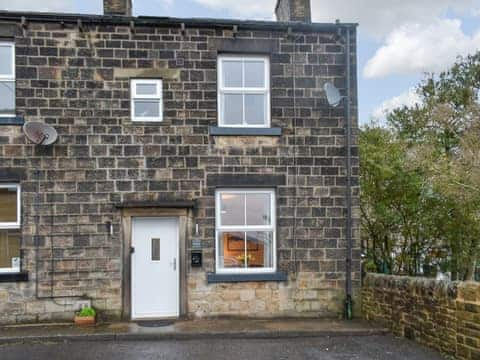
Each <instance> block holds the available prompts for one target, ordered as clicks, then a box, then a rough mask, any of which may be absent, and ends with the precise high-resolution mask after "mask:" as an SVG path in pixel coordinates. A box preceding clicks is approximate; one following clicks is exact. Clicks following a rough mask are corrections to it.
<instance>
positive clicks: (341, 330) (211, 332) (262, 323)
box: [0, 319, 388, 360]
mask: <svg viewBox="0 0 480 360" xmlns="http://www.w3.org/2000/svg"><path fill="white" fill-rule="evenodd" d="M142 323H143V325H142V324H140V325H139V324H138V323H136V322H124V323H111V324H100V325H98V326H94V327H78V326H73V325H72V324H64V325H60V324H50V325H46V324H38V325H35V324H26V325H14V326H4V327H0V344H6V343H16V342H19V341H21V342H27V341H30V342H31V341H43V342H49V341H50V342H51V341H54V342H55V341H65V340H69V341H91V340H103V341H113V340H117V341H131V340H151V341H156V340H200V339H212V338H213V339H216V338H217V337H222V338H230V339H232V338H237V339H247V338H248V339H260V338H269V339H272V338H275V337H279V338H282V339H284V338H294V337H325V336H358V335H383V334H386V333H388V330H387V329H385V328H383V327H381V326H378V324H374V323H370V322H367V321H362V320H352V321H341V320H332V319H323V320H322V319H270V320H267V319H264V320H254V319H215V320H206V319H203V320H179V321H175V322H174V323H171V324H163V325H166V326H159V327H157V326H154V327H151V326H145V325H147V324H145V322H142ZM147 323H150V325H151V322H147ZM154 323H157V322H155V321H154ZM157 325H158V324H157ZM0 360H1V358H0Z"/></svg>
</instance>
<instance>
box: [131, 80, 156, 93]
mask: <svg viewBox="0 0 480 360" xmlns="http://www.w3.org/2000/svg"><path fill="white" fill-rule="evenodd" d="M136 92H137V95H156V94H157V84H138V83H137V84H136Z"/></svg>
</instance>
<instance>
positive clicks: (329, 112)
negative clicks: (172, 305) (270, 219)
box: [0, 19, 360, 322]
mask: <svg viewBox="0 0 480 360" xmlns="http://www.w3.org/2000/svg"><path fill="white" fill-rule="evenodd" d="M27 20H28V19H27ZM16 29H17V32H16V35H15V38H14V41H15V46H16V74H17V81H16V105H17V112H18V115H19V116H22V117H24V119H25V120H26V121H40V122H45V123H48V124H51V125H52V126H54V127H55V128H56V129H57V131H58V133H59V140H58V142H57V143H56V144H55V145H53V146H51V147H41V146H40V147H39V146H34V145H33V144H32V143H30V142H29V141H28V140H27V139H26V138H25V136H24V135H23V133H22V129H21V127H20V126H1V127H0V175H1V174H16V176H17V177H18V179H19V182H20V183H21V185H22V199H23V200H22V227H21V231H22V243H21V249H22V259H21V260H22V269H23V270H24V271H27V272H28V273H29V277H30V280H29V281H28V282H26V283H0V322H21V321H40V320H46V319H59V318H71V317H72V315H73V311H74V310H75V301H74V300H75V299H79V298H81V297H86V298H90V299H92V301H93V304H94V306H96V307H97V308H98V309H99V310H100V312H101V313H102V314H105V315H107V316H110V317H118V315H119V314H120V312H121V309H122V297H121V294H122V269H123V266H124V264H123V262H122V257H121V254H122V249H123V243H122V242H123V238H124V237H123V235H122V233H121V231H122V230H121V211H120V210H119V209H118V208H117V207H115V204H117V203H119V202H125V201H147V200H165V199H166V200H196V201H197V204H198V206H197V208H196V209H195V211H192V212H191V213H190V221H189V224H190V226H191V228H189V229H187V233H188V239H187V251H190V250H191V249H190V245H191V244H190V241H191V239H190V237H191V236H192V235H193V234H194V224H199V229H200V235H201V238H202V244H203V246H204V248H203V260H204V266H203V268H201V269H191V268H190V267H189V266H188V267H187V268H186V269H182V271H185V272H187V274H188V277H189V279H190V286H189V287H188V289H189V292H190V293H188V294H186V296H187V298H188V301H189V309H190V310H189V311H190V314H191V315H197V316H207V315H209V314H210V315H214V314H215V315H222V314H236V313H237V309H234V306H237V307H238V313H242V314H243V313H246V310H245V309H244V306H247V305H248V307H249V309H251V307H253V306H254V307H255V309H257V310H256V312H255V313H254V314H259V315H266V314H267V315H275V314H278V315H281V314H286V313H289V314H295V313H296V314H311V315H312V316H313V315H316V314H329V315H332V316H338V314H339V312H341V310H340V309H341V300H340V298H341V295H339V294H343V291H344V290H343V289H344V285H345V255H346V251H345V246H346V244H345V231H344V228H345V186H344V185H345V161H344V160H345V159H344V155H345V146H344V140H345V136H344V134H345V133H344V111H343V109H342V108H341V107H339V108H335V109H332V108H331V107H330V106H328V104H327V102H326V99H325V94H324V92H323V90H322V89H323V84H324V83H325V82H326V81H332V82H334V83H336V84H337V86H339V87H340V88H342V89H343V88H344V86H345V56H344V45H343V44H342V43H341V42H339V40H338V37H337V33H336V32H335V33H329V32H321V31H319V32H317V31H308V30H305V31H294V32H293V34H291V35H289V34H288V32H287V28H286V27H285V29H280V30H274V31H273V30H272V31H266V30H254V29H243V28H242V26H239V28H238V30H239V31H238V32H237V33H236V34H234V33H233V31H232V28H231V27H226V28H222V26H217V27H215V28H206V27H196V26H193V25H188V26H187V27H186V30H185V32H184V33H183V32H182V30H181V28H180V25H179V24H177V25H165V24H164V25H162V26H155V25H149V26H146V25H143V26H142V25H136V26H135V27H134V29H132V28H131V27H130V26H129V24H128V23H125V24H101V23H97V22H96V20H92V19H89V20H88V21H87V20H85V21H84V22H83V24H82V29H79V27H78V24H77V22H76V21H74V22H68V21H66V22H65V23H60V22H58V21H48V22H47V21H45V22H42V21H40V20H37V21H28V24H27V26H26V28H25V31H23V30H22V28H21V26H20V24H19V21H18V22H17V23H16ZM293 39H295V42H294V41H293ZM222 40H225V41H227V42H236V43H241V42H242V41H243V43H255V44H257V43H259V44H264V43H267V44H271V45H272V46H271V47H272V48H273V49H275V51H274V52H272V53H271V54H270V62H271V104H272V106H271V107H272V109H271V114H272V126H274V127H280V128H282V135H281V136H275V137H256V136H250V137H241V138H235V137H222V136H211V135H210V134H209V126H216V125H217V82H216V79H217V55H218V53H219V48H218V43H219V42H221V41H222ZM256 41H257V43H256ZM354 47H355V39H354V37H352V48H353V49H354ZM352 60H353V61H354V60H355V49H354V50H353V53H352ZM352 73H353V74H354V75H353V76H355V74H356V72H355V71H353V72H352ZM135 77H154V78H162V79H163V87H164V93H163V99H164V121H163V122H162V123H133V122H132V121H131V120H130V79H131V78H135ZM353 80H355V79H353ZM294 89H295V91H294ZM342 91H344V89H343V90H342ZM353 93H354V96H356V89H353ZM294 95H295V98H296V100H295V110H294V100H293V98H294ZM354 105H356V103H355V101H354ZM355 124H356V119H354V127H355ZM354 144H355V145H354V147H353V149H352V154H353V166H354V169H353V174H354V194H353V199H354V206H355V211H354V217H355V219H354V220H355V221H354V240H355V245H354V263H353V268H354V274H353V278H354V286H355V288H358V287H359V284H360V271H359V270H360V263H359V258H360V251H359V242H358V231H357V230H358V194H359V189H358V179H357V176H358V151H357V147H356V139H355V141H354ZM241 175H245V176H254V177H259V176H262V175H269V176H276V178H278V179H281V182H279V184H276V185H277V224H278V228H277V259H278V267H279V270H281V271H285V272H287V273H288V274H289V275H291V274H292V273H293V272H294V270H297V271H298V276H297V280H295V281H293V280H290V281H288V282H286V283H284V284H267V285H264V284H260V285H259V284H250V283H248V284H224V285H207V284H205V281H206V280H205V279H206V273H207V272H212V271H214V269H215V266H214V264H215V263H214V261H215V259H214V255H215V240H214V237H215V218H214V216H215V211H214V210H215V209H214V206H215V201H214V194H215V189H216V186H217V185H218V182H217V180H218V179H221V178H223V177H228V176H230V178H232V177H233V178H239V177H240V176H241ZM109 223H111V224H112V226H113V233H112V234H110V232H109V226H108V224H109ZM310 277H311V278H314V279H313V280H312V281H311V282H306V283H303V282H302V281H303V280H302V281H299V280H298V279H300V278H302V279H303V278H310ZM230 289H231V290H232V294H228V295H227V293H229V292H230ZM244 289H246V290H248V291H243V290H244ZM237 290H238V294H237ZM250 290H252V291H254V292H255V299H257V298H258V299H260V300H259V301H258V302H257V301H256V300H255V304H253V303H252V301H253V300H251V297H252V291H250ZM261 290H265V292H264V293H262V291H261ZM269 291H271V292H272V295H271V296H272V297H273V298H274V299H277V300H275V301H274V304H270V303H265V304H262V303H261V301H263V300H262V299H268V297H269V296H270V295H269V294H266V292H269ZM218 294H221V296H222V297H223V301H224V302H227V301H229V299H227V298H226V297H228V296H232V297H235V298H236V297H237V295H238V299H240V300H239V301H240V302H241V304H240V305H237V302H236V301H234V302H232V305H225V306H223V305H222V306H216V305H214V304H217V303H218V302H215V301H212V302H209V303H207V302H205V300H204V299H205V298H208V299H214V298H215V297H216V295H218ZM287 294H288V296H287ZM52 296H53V297H54V298H55V300H52V299H50V297H52ZM60 297H61V298H60ZM285 297H289V298H288V299H287V300H285V299H284V298H285ZM290 297H292V298H290ZM314 297H317V298H316V299H314ZM281 299H284V300H281ZM319 299H320V300H319ZM243 302H247V303H248V304H247V305H244V304H243ZM227 307H228V308H227ZM240 308H241V310H240Z"/></svg>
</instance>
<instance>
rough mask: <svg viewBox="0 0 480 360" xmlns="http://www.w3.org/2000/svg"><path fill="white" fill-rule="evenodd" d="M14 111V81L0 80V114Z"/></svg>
mask: <svg viewBox="0 0 480 360" xmlns="http://www.w3.org/2000/svg"><path fill="white" fill-rule="evenodd" d="M14 112H15V82H14V81H0V114H5V113H8V114H9V113H14Z"/></svg>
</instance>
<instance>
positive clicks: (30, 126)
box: [23, 121, 58, 146]
mask: <svg viewBox="0 0 480 360" xmlns="http://www.w3.org/2000/svg"><path fill="white" fill-rule="evenodd" d="M23 132H24V133H25V135H26V136H27V138H28V139H29V140H30V141H31V142H33V143H35V144H36V145H47V146H48V145H52V144H53V143H54V142H55V141H57V139H58V134H57V130H55V128H54V127H53V126H50V125H47V124H44V123H41V122H36V121H31V122H28V123H25V125H23Z"/></svg>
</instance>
